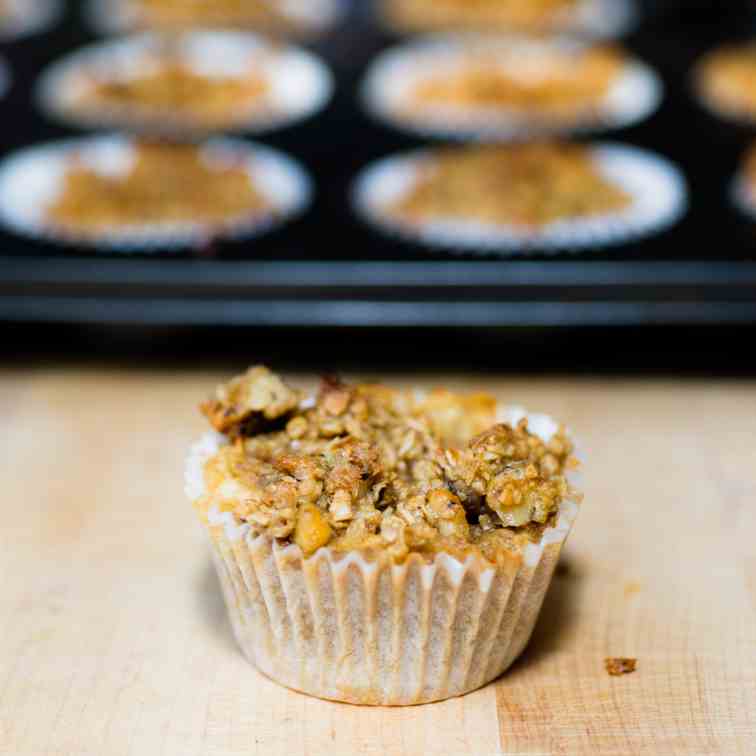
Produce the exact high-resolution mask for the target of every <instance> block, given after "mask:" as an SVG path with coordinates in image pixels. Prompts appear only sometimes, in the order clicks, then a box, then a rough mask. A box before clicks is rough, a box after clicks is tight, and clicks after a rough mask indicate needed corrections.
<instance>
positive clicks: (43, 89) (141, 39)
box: [37, 32, 333, 134]
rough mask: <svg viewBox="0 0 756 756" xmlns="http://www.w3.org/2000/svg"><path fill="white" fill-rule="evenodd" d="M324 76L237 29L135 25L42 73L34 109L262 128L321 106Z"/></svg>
mask: <svg viewBox="0 0 756 756" xmlns="http://www.w3.org/2000/svg"><path fill="white" fill-rule="evenodd" d="M332 87H333V85H332V79H331V75H330V73H329V72H328V70H327V69H326V67H325V66H324V65H323V64H322V63H320V61H319V60H318V59H317V58H316V57H315V56H313V55H311V54H309V53H307V52H305V51H304V50H300V49H298V48H296V47H293V46H282V45H279V44H274V43H271V42H267V41H266V40H264V39H263V38H261V37H258V36H256V35H254V34H249V33H243V32H187V33H183V34H180V35H178V36H174V35H170V34H169V35H163V34H157V33H155V34H143V35H137V36H134V37H128V38H126V39H121V40H118V41H115V42H105V43H101V44H96V45H92V46H90V47H87V48H84V49H83V50H81V51H78V52H75V53H73V54H72V55H69V56H66V57H65V58H64V59H63V60H62V61H60V62H59V63H56V64H55V65H54V66H52V67H51V68H50V69H49V70H48V71H46V72H45V73H44V75H43V76H42V78H41V80H40V85H39V87H38V92H37V94H38V99H39V101H40V103H41V104H42V106H43V108H44V109H45V110H47V111H48V112H50V113H52V114H53V115H55V116H57V117H58V118H60V119H61V120H64V121H66V122H71V123H76V124H79V125H82V126H86V127H102V126H109V127H113V126H115V127H128V128H131V129H138V130H142V131H149V132H153V133H154V132H160V133H178V134H182V133H187V132H195V133H196V132H213V131H216V132H217V131H233V130H245V131H257V132H260V131H263V130H267V129H271V128H274V127H280V126H284V125H288V124H290V123H292V122H295V121H297V120H300V119H302V118H305V117H306V116H309V115H311V114H313V113H314V112H316V111H317V110H318V109H319V108H321V107H322V106H323V105H324V104H325V103H326V102H327V100H328V98H329V97H330V94H331V91H332Z"/></svg>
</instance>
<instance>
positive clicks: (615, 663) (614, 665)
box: [604, 656, 638, 677]
mask: <svg viewBox="0 0 756 756" xmlns="http://www.w3.org/2000/svg"><path fill="white" fill-rule="evenodd" d="M604 666H605V667H606V671H607V672H608V673H609V674H610V675H611V676H612V677H619V676H620V675H629V674H630V673H631V672H635V668H636V667H637V666H638V660H637V659H629V658H626V657H621V656H620V657H610V658H608V659H606V660H605V661H604Z"/></svg>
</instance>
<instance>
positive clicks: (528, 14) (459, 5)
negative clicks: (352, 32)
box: [377, 0, 635, 37]
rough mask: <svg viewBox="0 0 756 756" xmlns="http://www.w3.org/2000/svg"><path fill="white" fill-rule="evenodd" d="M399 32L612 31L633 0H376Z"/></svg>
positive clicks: (624, 22)
mask: <svg viewBox="0 0 756 756" xmlns="http://www.w3.org/2000/svg"><path fill="white" fill-rule="evenodd" d="M377 2H379V7H380V14H381V16H382V18H383V19H384V21H385V23H386V24H387V25H388V26H390V27H391V28H393V29H395V30H397V31H400V32H427V31H455V32H458V31H464V30H466V31H483V32H499V33H500V32H514V33H524V34H554V33H557V34H559V33H580V34H587V35H589V36H594V37H613V36H618V35H619V34H622V33H624V32H625V31H626V30H627V28H628V27H629V26H630V24H631V23H632V21H633V17H634V15H635V7H634V3H633V2H632V0H377Z"/></svg>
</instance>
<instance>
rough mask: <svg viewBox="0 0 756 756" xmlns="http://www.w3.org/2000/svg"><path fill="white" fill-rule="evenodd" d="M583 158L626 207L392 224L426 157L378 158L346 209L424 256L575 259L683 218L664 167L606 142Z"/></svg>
mask: <svg viewBox="0 0 756 756" xmlns="http://www.w3.org/2000/svg"><path fill="white" fill-rule="evenodd" d="M591 152H592V154H593V156H594V159H595V160H596V162H597V165H598V167H599V170H600V171H601V173H602V174H603V175H604V176H605V177H606V178H607V179H609V180H610V181H612V182H614V183H616V184H617V185H619V186H620V187H621V188H622V189H623V190H624V191H625V192H627V193H628V194H629V195H630V196H631V197H632V202H631V205H630V206H629V207H628V208H626V209H624V210H622V211H620V212H616V213H612V214H607V215H598V216H594V217H587V218H580V219H567V220H559V221H555V222H552V223H549V224H547V225H546V226H544V227H543V228H533V229H528V228H525V229H522V228H517V227H515V226H511V225H505V224H487V223H483V222H481V221H477V220H465V219H460V218H449V219H448V220H437V219H434V220H424V221H407V220H404V219H400V218H397V217H395V216H394V215H392V213H391V211H390V205H392V204H393V203H395V202H396V201H397V200H399V199H400V198H401V197H402V196H403V195H404V194H406V193H407V192H408V191H410V190H411V189H412V187H413V186H414V184H415V182H416V181H417V179H418V177H419V175H420V169H421V168H422V167H424V166H425V165H427V164H428V162H429V161H431V164H432V160H433V155H434V153H433V151H432V150H421V151H417V152H410V153H405V154H402V155H397V156H394V157H389V158H384V159H383V160H379V161H378V162H376V163H374V164H372V165H371V166H368V167H367V168H366V169H365V170H363V172H362V173H361V174H360V175H359V176H358V177H357V179H356V181H355V183H354V186H353V188H352V203H353V206H354V208H355V210H356V212H357V213H358V215H360V216H361V217H362V218H363V219H364V220H365V221H367V222H368V223H369V224H370V225H372V226H374V227H375V228H377V229H378V230H380V231H382V232H383V233H386V234H389V235H391V236H393V237H395V238H398V239H401V240H404V241H406V242H410V243H415V244H420V245H423V246H426V247H429V248H432V249H442V250H447V251H450V252H460V253H482V254H491V253H504V254H528V253H557V252H570V251H572V252H579V251H585V250H591V249H599V248H602V247H606V246H610V245H617V244H625V243H628V242H631V241H635V240H638V239H641V238H644V237H647V236H651V235H654V234H657V233H661V232H662V231H665V230H667V229H668V228H670V227H671V226H673V225H674V224H675V223H676V222H677V221H678V220H679V219H680V218H681V217H682V216H683V215H684V214H685V212H686V211H687V207H688V190H687V186H686V183H685V179H684V178H683V176H682V174H681V172H680V171H679V170H678V169H677V168H676V167H675V166H674V165H672V164H671V163H670V162H668V161H667V160H665V159H663V158H661V157H659V156H657V155H655V154H654V153H651V152H647V151H645V150H640V149H638V148H635V147H629V146H626V145H620V144H613V143H599V144H596V145H594V146H592V147H591Z"/></svg>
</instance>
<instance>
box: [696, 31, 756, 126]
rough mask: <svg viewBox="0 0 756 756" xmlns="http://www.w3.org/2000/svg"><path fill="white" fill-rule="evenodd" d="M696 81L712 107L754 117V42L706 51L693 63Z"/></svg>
mask: <svg viewBox="0 0 756 756" xmlns="http://www.w3.org/2000/svg"><path fill="white" fill-rule="evenodd" d="M697 83H698V86H699V87H700V89H701V92H702V94H703V96H704V97H705V98H706V99H707V100H708V101H709V102H710V103H711V104H712V105H714V106H715V107H719V108H722V109H723V110H726V111H730V112H733V113H737V114H740V115H743V116H746V117H750V118H756V44H755V43H750V44H747V45H740V46H736V45H732V46H728V47H723V48H721V49H719V50H715V51H714V52H713V53H710V54H709V55H707V56H706V57H704V59H703V60H702V61H701V63H700V64H699V65H698V67H697Z"/></svg>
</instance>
